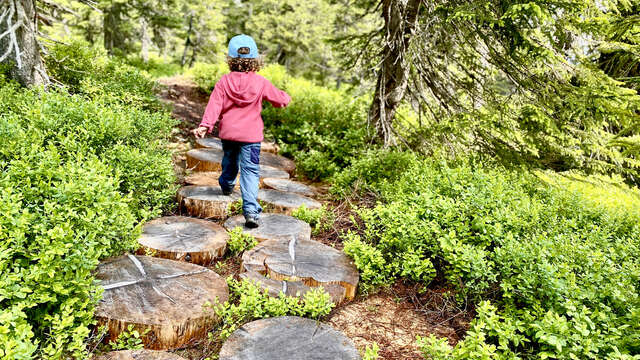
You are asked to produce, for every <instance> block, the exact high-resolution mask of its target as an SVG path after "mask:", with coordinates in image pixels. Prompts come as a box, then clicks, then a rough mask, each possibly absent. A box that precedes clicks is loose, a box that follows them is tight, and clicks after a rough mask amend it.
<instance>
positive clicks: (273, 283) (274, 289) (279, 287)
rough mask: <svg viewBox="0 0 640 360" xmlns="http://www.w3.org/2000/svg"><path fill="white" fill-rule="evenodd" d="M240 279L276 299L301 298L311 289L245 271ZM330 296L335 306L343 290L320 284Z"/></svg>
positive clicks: (336, 285) (295, 283) (292, 282)
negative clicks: (250, 282) (254, 285)
mask: <svg viewBox="0 0 640 360" xmlns="http://www.w3.org/2000/svg"><path fill="white" fill-rule="evenodd" d="M240 278H242V279H246V280H249V281H252V282H253V283H255V284H256V285H258V286H259V287H260V288H261V289H263V290H267V291H268V293H269V296H273V297H278V296H279V295H280V293H283V294H285V295H287V296H294V297H298V298H303V297H304V295H305V294H306V293H307V292H308V291H310V290H311V289H313V288H312V287H310V286H307V285H305V284H304V283H303V282H302V281H287V280H275V279H271V278H268V277H266V276H264V275H262V274H259V273H257V272H255V271H246V272H243V273H242V274H240ZM320 287H322V288H323V289H324V291H326V292H327V293H328V294H329V295H330V296H331V301H333V302H334V303H336V304H339V303H341V302H342V301H343V300H344V298H345V294H346V290H345V288H343V287H342V286H341V285H338V284H322V285H320Z"/></svg>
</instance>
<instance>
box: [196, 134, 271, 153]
mask: <svg viewBox="0 0 640 360" xmlns="http://www.w3.org/2000/svg"><path fill="white" fill-rule="evenodd" d="M196 148H208V149H216V150H222V140H220V139H218V138H212V137H209V138H201V139H196ZM260 151H261V152H268V153H272V154H277V153H278V151H280V147H279V146H278V145H277V144H275V143H271V142H264V141H263V142H262V143H260Z"/></svg>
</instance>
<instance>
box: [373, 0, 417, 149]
mask: <svg viewBox="0 0 640 360" xmlns="http://www.w3.org/2000/svg"><path fill="white" fill-rule="evenodd" d="M421 3H422V0H383V2H382V11H383V14H382V17H383V18H384V23H385V27H384V31H385V34H386V35H385V43H384V47H383V50H382V57H383V60H382V63H381V66H380V69H379V71H378V81H377V84H376V91H375V96H374V99H373V102H372V103H371V108H370V110H369V123H370V124H371V125H373V126H374V127H375V129H376V134H377V136H378V138H379V139H380V140H382V141H384V144H385V146H389V145H394V144H395V136H394V134H393V118H394V116H395V113H396V109H397V108H398V106H399V105H400V102H401V101H402V99H403V97H404V94H405V91H406V89H407V81H408V75H409V66H410V65H409V62H408V61H407V58H406V55H407V51H408V48H409V45H410V42H411V36H412V33H413V31H414V29H415V26H416V20H417V17H418V12H419V9H420V4H421Z"/></svg>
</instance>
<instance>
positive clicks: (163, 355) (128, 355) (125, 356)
mask: <svg viewBox="0 0 640 360" xmlns="http://www.w3.org/2000/svg"><path fill="white" fill-rule="evenodd" d="M92 359H93V360H186V359H185V358H183V357H180V356H178V355H176V354H172V353H168V352H164V351H154V350H123V351H112V352H109V353H106V354H104V355H101V356H98V357H94V358H92Z"/></svg>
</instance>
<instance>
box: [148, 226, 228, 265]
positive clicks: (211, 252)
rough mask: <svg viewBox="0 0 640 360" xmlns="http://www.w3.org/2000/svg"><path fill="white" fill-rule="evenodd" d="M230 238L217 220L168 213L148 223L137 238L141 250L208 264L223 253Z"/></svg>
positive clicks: (163, 256)
mask: <svg viewBox="0 0 640 360" xmlns="http://www.w3.org/2000/svg"><path fill="white" fill-rule="evenodd" d="M227 240H229V235H228V234H227V232H226V231H225V230H224V229H223V228H222V227H221V226H219V225H217V224H215V223H212V222H210V221H206V220H201V219H194V218H189V217H184V216H167V217H162V218H159V219H155V220H152V221H150V222H148V223H146V224H145V225H144V229H143V232H142V235H141V236H140V238H139V239H138V242H139V243H140V245H142V246H143V247H142V248H141V249H140V250H139V253H140V254H147V253H149V252H151V253H153V256H156V257H160V258H165V259H173V260H181V261H187V262H191V263H194V264H199V265H209V264H211V263H212V262H213V260H214V259H217V258H221V257H222V256H223V255H224V252H225V250H226V248H227Z"/></svg>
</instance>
